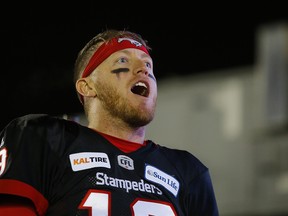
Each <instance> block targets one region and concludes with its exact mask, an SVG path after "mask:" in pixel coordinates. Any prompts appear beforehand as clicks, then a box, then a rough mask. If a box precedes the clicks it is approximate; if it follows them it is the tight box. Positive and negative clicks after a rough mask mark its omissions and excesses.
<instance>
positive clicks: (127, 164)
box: [117, 155, 134, 170]
mask: <svg viewBox="0 0 288 216" xmlns="http://www.w3.org/2000/svg"><path fill="white" fill-rule="evenodd" d="M117 159H118V164H119V166H121V167H123V168H125V169H128V170H134V162H133V160H132V159H131V158H130V157H128V156H126V155H118V157H117Z"/></svg>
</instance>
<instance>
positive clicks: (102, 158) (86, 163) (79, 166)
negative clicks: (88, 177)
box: [69, 152, 111, 171]
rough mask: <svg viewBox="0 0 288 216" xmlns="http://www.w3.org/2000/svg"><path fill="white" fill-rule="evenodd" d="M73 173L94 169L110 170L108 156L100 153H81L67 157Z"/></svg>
mask: <svg viewBox="0 0 288 216" xmlns="http://www.w3.org/2000/svg"><path fill="white" fill-rule="evenodd" d="M69 158H70V163H71V166H72V170H73V171H79V170H86V169H90V168H94V167H106V168H111V165H110V161H109V158H108V155H107V154H106V153H102V152H81V153H75V154H71V155H69Z"/></svg>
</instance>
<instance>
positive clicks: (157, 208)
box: [79, 190, 177, 216]
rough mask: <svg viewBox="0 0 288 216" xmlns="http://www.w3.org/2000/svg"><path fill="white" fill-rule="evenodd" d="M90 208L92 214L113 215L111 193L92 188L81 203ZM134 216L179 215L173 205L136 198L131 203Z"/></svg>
mask: <svg viewBox="0 0 288 216" xmlns="http://www.w3.org/2000/svg"><path fill="white" fill-rule="evenodd" d="M79 208H80V209H88V210H89V215H90V216H104V215H106V216H107V215H108V216H111V194H110V193H109V192H106V191H99V190H90V191H88V193H87V194H86V196H85V197H84V199H83V200H82V202H81V204H80V205H79ZM131 213H132V215H133V216H163V215H165V216H177V214H176V213H175V210H174V208H173V206H172V205H171V204H169V203H166V202H159V201H157V200H147V199H136V200H135V201H134V202H133V203H132V204H131Z"/></svg>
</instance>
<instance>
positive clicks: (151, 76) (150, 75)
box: [148, 74, 156, 82]
mask: <svg viewBox="0 0 288 216" xmlns="http://www.w3.org/2000/svg"><path fill="white" fill-rule="evenodd" d="M148 77H150V78H152V79H153V80H154V81H155V82H156V78H155V77H154V76H153V75H152V74H148Z"/></svg>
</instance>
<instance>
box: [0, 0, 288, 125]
mask: <svg viewBox="0 0 288 216" xmlns="http://www.w3.org/2000/svg"><path fill="white" fill-rule="evenodd" d="M154 4H156V2H155V3H154ZM154 4H152V3H149V2H142V3H141V5H137V4H135V3H130V4H129V3H128V2H114V3H113V2H109V3H107V4H106V5H105V4H102V5H99V4H98V3H97V1H81V3H80V2H76V3H75V2H72V1H71V2H69V3H66V4H65V3H64V2H62V3H61V5H60V2H59V3H51V2H49V3H46V2H41V5H40V2H39V3H36V4H35V3H34V4H32V3H27V2H21V3H17V2H10V3H7V4H6V6H2V7H1V15H0V16H1V17H0V18H1V28H0V32H1V51H2V58H1V59H2V68H3V70H2V72H1V78H0V86H1V89H0V90H1V108H2V112H1V113H2V115H1V121H0V127H1V128H2V127H4V125H6V124H7V123H8V122H9V121H10V120H11V119H12V118H14V117H17V116H20V115H25V114H28V113H49V114H53V115H54V114H55V115H59V114H62V113H77V112H82V107H81V105H80V103H79V102H78V99H77V97H76V93H75V90H74V84H73V82H72V76H73V72H72V71H73V64H74V60H75V58H76V55H77V53H78V51H79V50H80V49H81V48H82V47H83V46H84V45H85V43H86V42H88V40H90V39H91V38H92V37H93V36H94V35H96V34H97V33H99V32H101V31H102V30H104V29H106V28H116V29H127V30H131V31H135V32H138V33H139V34H141V35H142V36H143V37H144V38H145V39H147V40H148V42H149V44H150V46H151V47H152V57H153V58H154V73H155V75H156V77H157V79H158V80H163V79H165V78H167V77H170V76H185V75H194V74H195V75H197V74H199V73H206V72H207V71H212V70H213V71H217V69H225V68H231V67H239V66H242V65H243V66H245V65H253V63H254V56H255V31H256V29H257V28H258V27H259V26H261V25H262V24H267V23H271V22H279V21H285V20H288V13H287V10H286V7H285V6H284V3H282V4H280V3H279V2H278V3H276V2H273V5H272V3H271V2H270V3H269V4H268V3H261V5H260V4H259V5H257V3H254V4H253V5H252V4H251V5H250V4H246V5H243V4H241V5H240V4H238V5H237V4H236V3H233V4H228V5H227V4H224V3H223V5H221V4H219V3H217V4H215V5H213V4H212V3H203V5H196V4H193V3H189V4H187V5H186V4H180V2H179V3H178V4H177V5H176V3H173V4H171V5H168V4H167V3H165V5H164V4H162V5H161V3H159V4H160V6H159V5H158V6H157V8H156V7H155V6H153V5H154Z"/></svg>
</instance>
